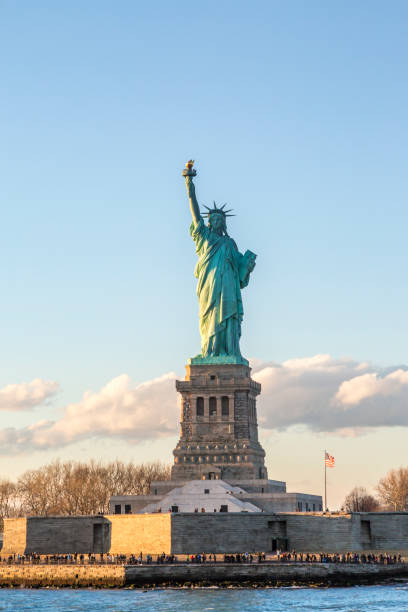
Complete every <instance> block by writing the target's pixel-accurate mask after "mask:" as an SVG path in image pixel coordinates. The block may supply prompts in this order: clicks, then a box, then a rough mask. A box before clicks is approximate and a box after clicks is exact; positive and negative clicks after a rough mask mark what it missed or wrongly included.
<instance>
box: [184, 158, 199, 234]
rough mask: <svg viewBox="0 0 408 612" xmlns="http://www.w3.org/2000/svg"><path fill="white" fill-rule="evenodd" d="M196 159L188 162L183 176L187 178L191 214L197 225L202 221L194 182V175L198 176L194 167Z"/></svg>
mask: <svg viewBox="0 0 408 612" xmlns="http://www.w3.org/2000/svg"><path fill="white" fill-rule="evenodd" d="M193 165H194V160H193V159H190V160H189V161H188V162H187V163H186V168H185V170H183V176H184V178H185V179H186V187H187V195H188V199H189V202H190V210H191V215H192V217H193V221H194V223H195V225H197V224H198V222H199V221H200V216H201V215H200V207H199V206H198V202H197V197H196V192H195V185H194V183H193V177H194V176H196V174H197V172H196V171H195V170H194V168H193Z"/></svg>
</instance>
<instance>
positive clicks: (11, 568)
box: [0, 565, 125, 588]
mask: <svg viewBox="0 0 408 612" xmlns="http://www.w3.org/2000/svg"><path fill="white" fill-rule="evenodd" d="M124 585H125V568H124V567H123V566H117V565H109V566H106V565H105V566H101V567H98V566H89V565H87V566H78V565H68V566H64V565H62V566H61V565H5V566H0V587H10V586H25V587H48V586H53V587H100V588H107V587H109V588H113V587H122V586H124Z"/></svg>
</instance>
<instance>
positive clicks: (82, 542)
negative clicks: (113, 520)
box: [1, 516, 110, 555]
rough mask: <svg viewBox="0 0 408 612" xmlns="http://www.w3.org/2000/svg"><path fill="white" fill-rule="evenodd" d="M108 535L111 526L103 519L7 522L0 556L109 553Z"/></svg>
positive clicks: (62, 518)
mask: <svg viewBox="0 0 408 612" xmlns="http://www.w3.org/2000/svg"><path fill="white" fill-rule="evenodd" d="M109 531H110V529H109V523H108V521H106V519H104V518H103V517H102V516H101V517H99V516H48V517H39V516H37V517H28V518H19V519H5V520H4V545H3V548H2V551H1V554H2V555H3V554H5V555H6V554H14V553H15V554H17V553H20V554H29V553H33V552H36V553H39V554H43V555H48V554H53V553H59V554H65V553H74V552H77V553H90V552H91V553H101V552H107V551H108V550H109V547H110V540H109Z"/></svg>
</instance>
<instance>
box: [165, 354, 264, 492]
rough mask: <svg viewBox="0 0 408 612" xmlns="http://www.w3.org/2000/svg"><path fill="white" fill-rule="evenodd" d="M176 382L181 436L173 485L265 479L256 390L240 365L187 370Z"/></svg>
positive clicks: (196, 367) (175, 461) (257, 385)
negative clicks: (203, 481) (204, 480)
mask: <svg viewBox="0 0 408 612" xmlns="http://www.w3.org/2000/svg"><path fill="white" fill-rule="evenodd" d="M186 372H187V373H186V378H185V380H183V381H179V380H178V381H177V382H176V388H177V391H178V392H179V393H180V395H181V435H180V440H179V443H178V444H177V446H176V448H175V449H174V451H173V454H174V465H173V468H172V475H171V478H172V480H198V479H222V480H227V481H228V480H253V479H267V471H266V468H265V463H264V458H265V451H264V450H263V448H262V446H261V445H260V444H259V441H258V423H257V416H256V397H257V395H259V393H260V392H261V385H260V384H259V383H257V382H255V381H254V380H252V378H251V369H250V368H249V367H248V366H246V365H244V364H206V365H204V364H203V365H192V364H190V365H187V366H186Z"/></svg>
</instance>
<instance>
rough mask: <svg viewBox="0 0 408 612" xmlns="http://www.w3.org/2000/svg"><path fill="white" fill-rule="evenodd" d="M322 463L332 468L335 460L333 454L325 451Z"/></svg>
mask: <svg viewBox="0 0 408 612" xmlns="http://www.w3.org/2000/svg"><path fill="white" fill-rule="evenodd" d="M324 463H325V465H326V467H330V468H333V467H334V464H335V461H334V457H333V455H330V454H329V453H327V452H326V453H325V458H324Z"/></svg>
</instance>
